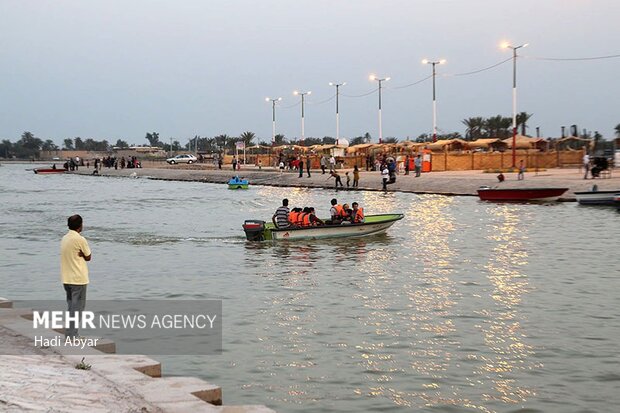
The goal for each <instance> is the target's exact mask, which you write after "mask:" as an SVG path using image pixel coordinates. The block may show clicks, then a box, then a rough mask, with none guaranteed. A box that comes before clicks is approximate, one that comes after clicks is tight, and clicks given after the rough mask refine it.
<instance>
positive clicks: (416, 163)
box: [413, 154, 422, 178]
mask: <svg viewBox="0 0 620 413" xmlns="http://www.w3.org/2000/svg"><path fill="white" fill-rule="evenodd" d="M413 166H415V177H416V178H418V177H419V176H420V173H421V172H422V156H421V155H420V154H418V156H416V157H415V159H414V160H413Z"/></svg>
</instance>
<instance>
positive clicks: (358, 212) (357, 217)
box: [351, 202, 364, 224]
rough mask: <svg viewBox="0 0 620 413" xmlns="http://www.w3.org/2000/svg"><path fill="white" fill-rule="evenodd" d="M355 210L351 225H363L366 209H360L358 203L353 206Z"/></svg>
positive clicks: (352, 212) (352, 211) (352, 214)
mask: <svg viewBox="0 0 620 413" xmlns="http://www.w3.org/2000/svg"><path fill="white" fill-rule="evenodd" d="M351 206H352V207H353V209H352V210H351V223H353V224H361V223H363V222H364V208H360V207H359V204H358V203H357V202H353V203H352V204H351Z"/></svg>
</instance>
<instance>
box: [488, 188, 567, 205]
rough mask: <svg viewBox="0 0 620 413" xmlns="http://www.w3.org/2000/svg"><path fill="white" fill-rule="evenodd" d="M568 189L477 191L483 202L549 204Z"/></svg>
mask: <svg viewBox="0 0 620 413" xmlns="http://www.w3.org/2000/svg"><path fill="white" fill-rule="evenodd" d="M566 191H568V188H501V189H499V188H484V189H482V188H481V189H479V190H478V196H479V197H480V199H481V200H483V201H502V202H532V201H534V202H549V201H557V199H558V198H559V197H560V196H562V194H563V193H564V192H566Z"/></svg>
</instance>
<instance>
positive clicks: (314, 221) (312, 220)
mask: <svg viewBox="0 0 620 413" xmlns="http://www.w3.org/2000/svg"><path fill="white" fill-rule="evenodd" d="M308 210H309V211H310V212H309V213H308V214H306V215H305V216H304V227H316V226H318V225H325V222H323V220H322V219H321V218H319V217H317V216H316V211H315V209H314V207H310V208H308Z"/></svg>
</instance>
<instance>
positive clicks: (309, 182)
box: [68, 162, 620, 202]
mask: <svg viewBox="0 0 620 413" xmlns="http://www.w3.org/2000/svg"><path fill="white" fill-rule="evenodd" d="M93 170H94V169H93V168H86V167H80V168H79V170H78V171H72V172H68V173H70V174H79V175H90V176H93V177H126V178H135V177H140V178H147V179H153V180H162V181H179V182H184V181H185V182H205V183H217V184H226V183H227V182H228V180H229V179H230V178H232V177H233V176H235V175H239V176H240V177H245V178H246V179H249V181H250V187H252V186H253V185H264V186H276V187H293V188H321V189H332V190H333V189H334V179H333V178H329V179H328V177H329V174H328V173H327V174H322V173H321V170H320V169H318V170H311V177H310V178H308V177H307V173H306V171H304V175H303V177H302V178H300V177H299V176H298V172H297V171H285V172H279V171H276V170H274V169H273V168H267V167H266V168H262V169H261V170H259V169H258V168H255V167H253V166H248V167H247V168H242V169H241V170H238V171H233V170H232V169H231V168H230V167H228V168H223V169H213V167H207V166H206V165H201V164H193V165H175V166H164V165H161V164H157V165H149V164H148V162H145V165H143V167H142V168H132V169H118V170H115V169H113V168H103V169H101V170H100V171H99V175H93ZM338 172H339V174H340V175H341V179H342V182H343V184H344V188H339V189H338V190H339V191H340V190H344V191H347V190H348V191H356V190H357V191H382V183H381V176H380V175H379V173H378V172H366V171H360V185H359V187H357V188H352V187H349V188H347V186H346V176H345V172H349V176H350V177H351V183H352V181H353V180H352V175H353V174H352V170H338ZM505 175H506V181H504V182H502V183H501V184H499V182H498V181H497V178H496V174H494V173H485V172H483V171H448V172H430V173H423V174H422V176H420V177H419V178H416V177H415V174H410V175H404V174H403V173H401V174H399V175H397V179H396V182H395V183H394V184H390V185H389V186H388V192H404V193H414V194H433V195H445V196H477V189H478V188H479V187H480V186H483V185H487V186H490V187H502V188H527V187H558V186H559V187H566V188H569V190H568V191H567V192H566V193H565V194H564V196H563V197H562V198H560V201H565V202H572V201H576V198H575V195H574V192H579V191H589V190H590V189H591V188H592V186H593V185H595V184H596V185H597V186H598V189H599V190H601V191H603V190H616V189H618V190H620V175H616V176H613V175H614V174H612V177H610V178H608V179H602V178H597V179H583V172H581V171H580V170H579V169H578V168H567V169H563V168H562V169H557V168H556V169H549V170H545V171H539V172H526V174H525V179H524V180H521V181H519V180H517V173H516V172H515V173H506V174H505Z"/></svg>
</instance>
